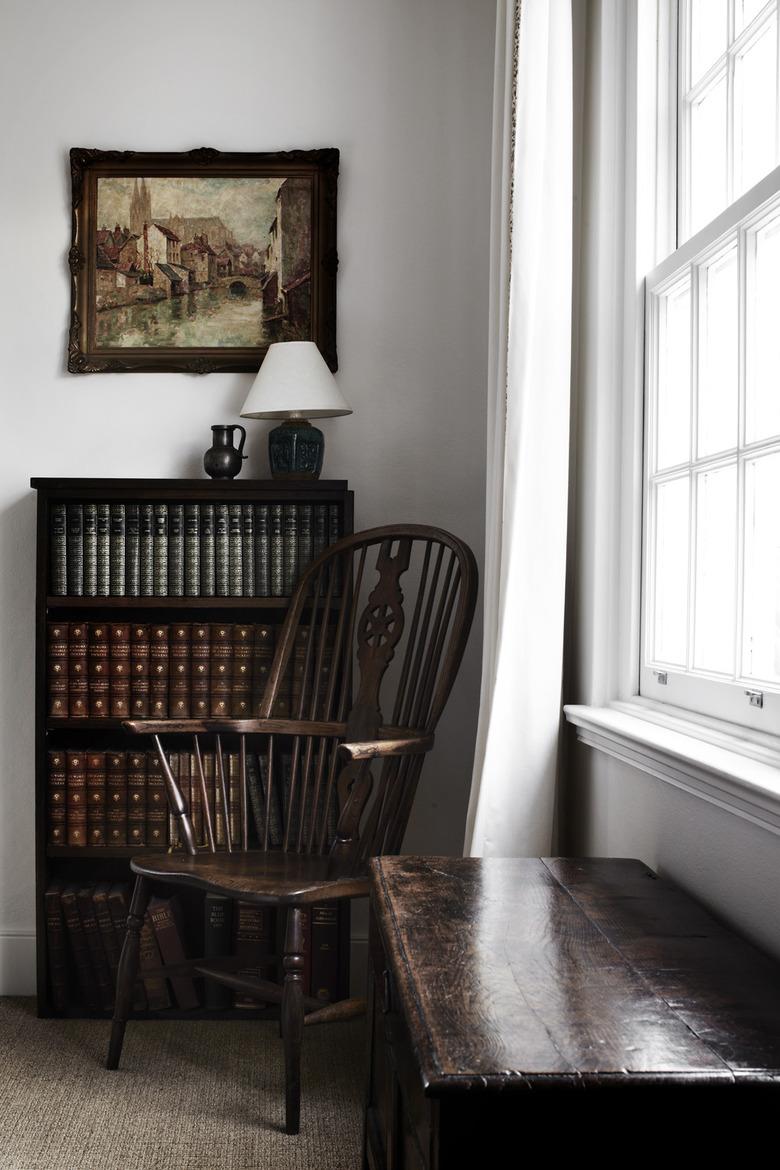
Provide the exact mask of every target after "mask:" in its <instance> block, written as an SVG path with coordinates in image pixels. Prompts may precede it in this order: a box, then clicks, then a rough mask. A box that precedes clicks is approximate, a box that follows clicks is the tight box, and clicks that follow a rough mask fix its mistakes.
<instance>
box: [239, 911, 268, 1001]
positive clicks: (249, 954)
mask: <svg viewBox="0 0 780 1170" xmlns="http://www.w3.org/2000/svg"><path fill="white" fill-rule="evenodd" d="M234 922H235V944H234V954H236V955H237V956H238V957H239V959H240V960H241V966H240V967H239V969H238V971H237V974H239V975H249V976H255V977H256V978H259V979H268V978H269V977H270V976H272V975H273V966H274V964H273V941H272V933H271V912H270V910H267V909H266V908H265V907H263V906H255V905H253V904H252V903H251V902H236V904H235V913H234ZM263 1004H264V1001H263V1000H259V999H257V998H255V997H254V996H252V995H247V994H245V993H244V992H242V991H237V992H235V993H234V996H233V1006H234V1007H237V1008H246V1009H251V1008H258V1007H262V1006H263Z"/></svg>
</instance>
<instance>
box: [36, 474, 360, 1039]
mask: <svg viewBox="0 0 780 1170" xmlns="http://www.w3.org/2000/svg"><path fill="white" fill-rule="evenodd" d="M30 482H31V487H33V488H34V489H35V490H36V492H37V497H38V498H37V568H36V700H35V701H36V748H35V752H36V759H35V774H36V779H35V801H36V846H35V848H36V931H37V993H38V1013H39V1015H41V1016H52V1015H60V1016H64V1017H66V1018H95V1019H102V1018H106V1016H107V1014H108V1013H106V1012H102V1011H100V1012H96V1011H94V1010H89V1009H88V1008H87V1007H85V1006H84V1004H83V1003H82V1002H81V1000H80V997H79V995H78V992H77V990H76V980H75V978H73V973H72V971H71V975H70V984H69V986H70V994H69V998H68V1001H67V1003H66V1005H65V1007H64V1010H62V1011H57V1012H55V1010H54V1006H53V999H52V993H51V992H52V989H51V986H50V980H49V955H48V946H47V930H46V907H45V902H44V894H45V891H46V890H47V888H48V887H49V886H50V884H51V883H52V882H53V881H55V880H60V881H63V882H66V883H73V882H78V883H79V884H85V885H88V884H90V883H96V882H103V883H105V882H106V881H108V880H110V881H111V882H126V883H129V882H130V881H131V880H132V875H131V873H130V868H129V865H128V861H129V859H130V858H131V857H133V856H137V855H143V854H150V853H155V852H164V851H165V849H167V844H166V845H165V846H162V845H146V846H144V845H99V846H97V845H96V846H80V847H79V846H74V845H55V844H51V843H49V824H48V806H47V785H48V767H47V762H48V752H49V751H54V750H57V751H67V750H68V749H72V750H73V751H74V752H75V751H76V750H78V751H79V752H84V751H89V750H93V751H95V752H97V751H103V745H105V747H106V750H107V751H108V752H110V751H114V752H119V751H125V750H128V751H130V750H135V749H136V748H137V749H139V750H144V751H146V750H148V749H149V747H150V746H151V745H150V741H149V740H147V739H141V740H140V743H139V740H138V738H137V737H131V736H129V734H128V733H127V732H126V731H125V730H124V728H123V727H122V719H120V718H114V717H102V718H92V717H86V718H71V717H66V718H56V717H53V716H51V715H50V714H49V711H50V707H49V703H48V682H47V676H48V672H47V624H48V623H49V622H63V623H68V622H70V623H75V622H78V621H81V622H82V623H87V624H89V623H93V622H101V621H102V622H107V623H131V624H132V623H133V622H141V623H146V624H148V623H153V622H155V621H157V622H159V623H163V622H173V623H176V622H177V620H178V621H179V622H182V623H186V622H193V623H194V622H197V621H199V620H200V621H201V622H202V623H206V622H212V623H213V622H217V623H219V622H222V621H225V622H243V623H245V624H264V625H272V626H276V627H278V626H279V625H280V624H281V622H282V620H283V618H284V614H285V611H286V609H287V606H288V604H289V597H286V596H284V597H280V596H273V597H272V596H259V597H255V596H241V597H237V596H230V597H226V596H186V597H185V596H167V597H161V596H144V597H140V596H105V595H103V596H89V597H87V596H83V595H82V596H75V595H71V596H62V595H59V594H53V593H52V592H51V585H50V582H51V581H52V580H53V579H54V578H53V577H52V566H51V563H50V555H51V549H50V534H51V528H52V515H53V511H52V510H53V508H54V506H55V505H62V504H65V505H69V504H70V505H74V504H133V503H138V504H147V505H148V504H149V503H153V504H156V503H165V502H167V503H168V504H176V505H179V504H181V505H184V506H186V505H188V504H198V505H204V504H206V505H208V504H214V505H217V504H225V503H227V504H228V505H233V504H236V503H240V504H241V505H246V504H254V505H255V506H256V505H258V504H269V505H271V504H274V503H276V504H280V503H281V504H287V505H289V504H295V505H298V506H300V505H302V504H304V505H308V504H311V505H315V506H316V505H323V504H325V505H328V507H329V508H330V509H331V510H332V509H333V508H334V506H335V507H336V508H337V509H338V518H339V528H340V532H341V533H342V534H344V535H346V534H348V533H350V532H352V531H353V493H352V492H351V491H349V490H348V485H347V483H346V481H344V480H317V481H312V480H243V481H241V480H231V481H211V480H170V479H108V480H105V479H104V480H100V479H48V478H35V479H32V480H31V481H30ZM301 514H302V513H301ZM334 514H335V513H334ZM128 580H129V577H128ZM287 588H289V585H287ZM90 628H91V627H90ZM55 661H56V660H55ZM90 740H92V742H90ZM199 908H200V909H199ZM184 909H185V919H186V921H185V923H184V927H185V928H186V929H185V941H191V942H192V945H197V943H198V941H200V942H202V938H201V937H200V934H201V932H202V925H203V912H202V894H200V893H195V895H194V897H193V896H192V892H188V897H187V898H186V899H185V907H184ZM188 932H189V933H188ZM348 950H349V939H348V932H345V931H344V929H343V925H342V927H341V928H340V933H339V955H340V959H339V962H340V974H339V978H340V981H341V982H340V986H341V987H342V989H344V986H345V983H346V979H347V975H348ZM200 953H203V952H200ZM68 959H69V962H70V964H71V967H72V965H73V955H72V954H71V953H70V952H68ZM201 986H202V984H201ZM341 993H342V994H346V990H345V989H344V990H342V992H341ZM138 1014H139V1018H143V1019H209V1018H213V1019H242V1020H249V1019H269V1018H273V1017H274V1016H275V1015H276V1014H278V1012H277V1011H276V1009H273V1008H257V1009H244V1008H232V1009H225V1010H215V1011H212V1010H209V1009H206V1008H204V1007H201V1008H198V1009H192V1010H187V1011H183V1010H180V1009H177V1008H175V1007H172V1008H170V1009H168V1010H163V1011H160V1012H149V1011H146V1012H140V1013H138Z"/></svg>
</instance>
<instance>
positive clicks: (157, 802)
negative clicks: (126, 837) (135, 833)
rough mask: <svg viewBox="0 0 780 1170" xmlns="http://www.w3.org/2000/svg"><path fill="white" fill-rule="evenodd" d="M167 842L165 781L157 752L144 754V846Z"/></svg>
mask: <svg viewBox="0 0 780 1170" xmlns="http://www.w3.org/2000/svg"><path fill="white" fill-rule="evenodd" d="M167 841H168V801H167V799H166V796H165V781H164V779H163V773H162V765H161V764H160V757H159V756H158V755H157V752H147V754H146V844H147V845H165V844H167Z"/></svg>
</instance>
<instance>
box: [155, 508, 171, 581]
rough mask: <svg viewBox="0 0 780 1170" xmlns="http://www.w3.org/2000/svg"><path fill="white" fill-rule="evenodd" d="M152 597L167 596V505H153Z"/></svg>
mask: <svg viewBox="0 0 780 1170" xmlns="http://www.w3.org/2000/svg"><path fill="white" fill-rule="evenodd" d="M153 577H154V596H155V597H167V596H168V505H167V504H155V505H154V563H153Z"/></svg>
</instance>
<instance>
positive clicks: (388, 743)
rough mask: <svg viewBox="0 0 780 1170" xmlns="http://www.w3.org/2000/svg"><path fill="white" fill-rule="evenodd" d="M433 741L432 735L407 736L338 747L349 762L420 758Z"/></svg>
mask: <svg viewBox="0 0 780 1170" xmlns="http://www.w3.org/2000/svg"><path fill="white" fill-rule="evenodd" d="M433 739H434V737H433V736H432V735H409V736H403V737H401V738H398V739H369V740H365V741H363V742H361V743H342V744H340V745H339V747H340V749H341V751H343V752H346V753H347V755H348V756H349V758H350V759H351V760H374V759H376V758H377V757H384V756H421V755H423V754H424V753H425V752H427V751H430V749H431V748H432V747H433Z"/></svg>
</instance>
